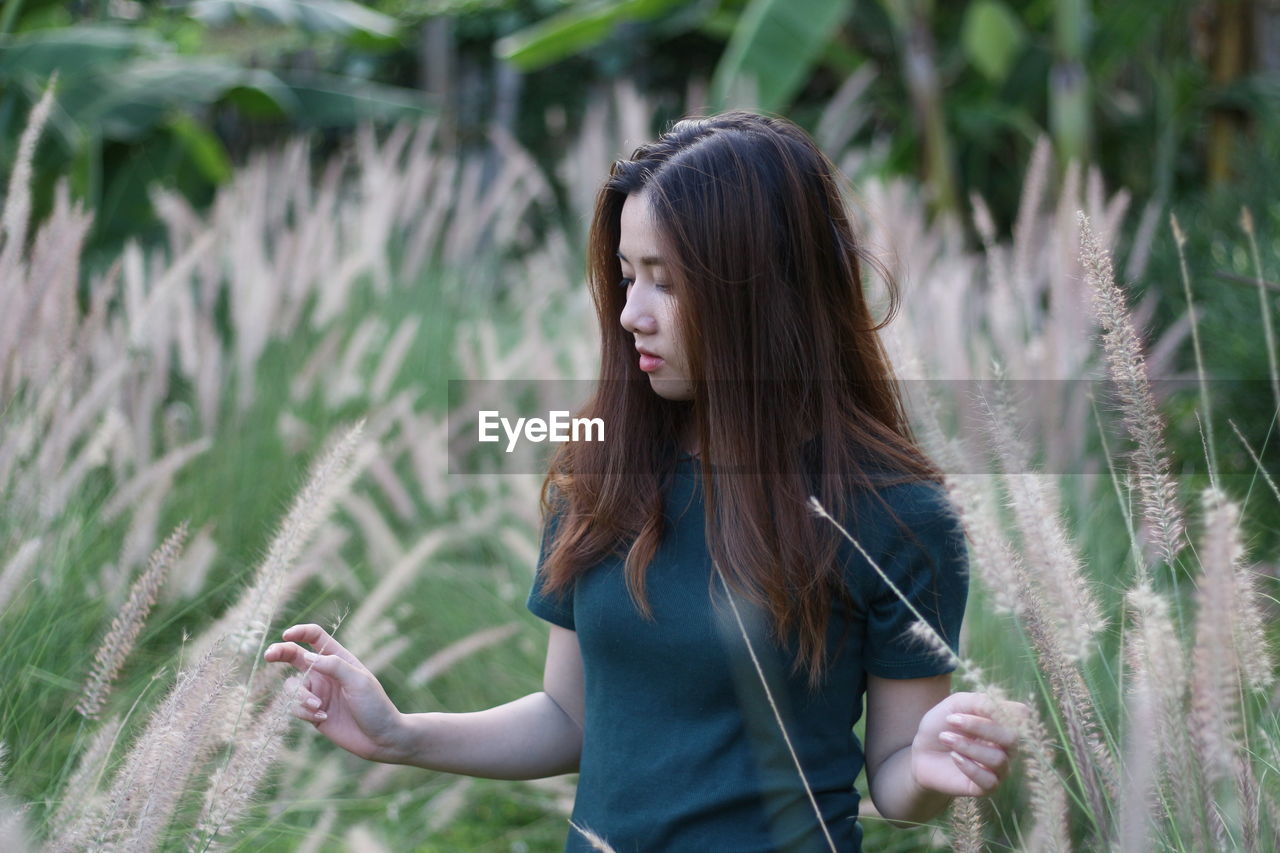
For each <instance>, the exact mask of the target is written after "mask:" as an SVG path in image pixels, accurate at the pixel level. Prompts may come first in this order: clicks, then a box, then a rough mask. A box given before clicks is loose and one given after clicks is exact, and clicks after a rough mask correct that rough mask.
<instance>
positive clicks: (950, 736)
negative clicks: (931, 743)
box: [938, 732, 960, 743]
mask: <svg viewBox="0 0 1280 853" xmlns="http://www.w3.org/2000/svg"><path fill="white" fill-rule="evenodd" d="M938 740H940V741H942V742H943V743H959V742H960V738H959V737H958V736H957V735H956V734H955V732H943V733H942V734H940V735H938Z"/></svg>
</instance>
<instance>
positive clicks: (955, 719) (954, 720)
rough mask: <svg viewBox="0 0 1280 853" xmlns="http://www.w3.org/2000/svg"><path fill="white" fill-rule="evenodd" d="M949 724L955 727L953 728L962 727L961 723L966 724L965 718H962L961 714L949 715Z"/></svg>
mask: <svg viewBox="0 0 1280 853" xmlns="http://www.w3.org/2000/svg"><path fill="white" fill-rule="evenodd" d="M947 722H948V723H951V725H953V726H958V725H960V724H961V723H963V722H964V717H962V716H961V715H959V714H948V715H947Z"/></svg>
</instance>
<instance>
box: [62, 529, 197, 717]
mask: <svg viewBox="0 0 1280 853" xmlns="http://www.w3.org/2000/svg"><path fill="white" fill-rule="evenodd" d="M186 538H187V522H185V521H184V522H182V523H181V524H179V525H178V526H177V527H176V528H175V529H174V530H173V532H172V533H170V534H169V536H168V538H166V539H165V540H164V542H162V543H161V544H160V547H159V548H157V549H156V550H155V551H154V552H153V553H152V555H151V561H150V562H149V563H148V564H147V567H146V569H145V570H144V571H143V572H142V574H140V575H139V576H138V579H137V580H136V581H134V583H133V586H132V587H131V588H130V589H129V598H128V600H127V601H125V604H124V607H123V608H121V610H120V612H119V613H118V614H117V615H116V618H115V619H114V620H113V621H112V623H111V629H110V630H109V631H108V632H107V636H106V638H105V639H104V640H103V641H102V645H101V646H100V647H99V648H98V653H97V656H96V657H95V659H94V664H93V671H92V672H91V673H90V675H89V681H88V683H86V684H85V687H84V691H83V693H82V694H81V697H80V701H79V703H77V705H76V710H77V711H79V712H80V713H81V714H82V715H83V716H85V717H88V718H89V719H97V717H98V713H99V712H100V711H101V710H102V705H103V703H104V702H106V700H107V693H108V692H109V691H110V689H111V683H112V682H113V681H114V680H115V678H116V675H118V674H119V672H120V667H121V666H123V665H124V661H125V658H127V657H128V656H129V652H131V651H132V650H133V644H134V641H135V640H137V639H138V634H140V633H141V632H142V625H143V623H144V622H146V620H147V614H148V613H150V612H151V606H152V605H153V604H155V601H156V596H157V595H158V594H159V592H160V586H161V585H162V584H163V583H164V581H165V578H166V576H167V575H168V573H169V569H170V568H171V567H172V566H173V564H174V563H175V562H176V561H177V560H178V557H179V556H180V555H181V553H182V545H183V543H184V542H185V541H186Z"/></svg>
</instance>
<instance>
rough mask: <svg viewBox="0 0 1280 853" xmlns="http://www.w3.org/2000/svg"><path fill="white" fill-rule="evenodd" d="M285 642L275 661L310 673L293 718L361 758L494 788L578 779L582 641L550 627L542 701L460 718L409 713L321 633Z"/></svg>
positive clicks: (293, 634)
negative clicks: (474, 779) (505, 782)
mask: <svg viewBox="0 0 1280 853" xmlns="http://www.w3.org/2000/svg"><path fill="white" fill-rule="evenodd" d="M283 639H285V640H286V642H283V643H275V644H273V645H272V646H270V647H269V648H268V649H267V651H266V659H267V660H268V661H280V662H283V663H288V664H290V665H292V666H293V667H294V668H296V669H298V670H299V671H300V672H304V673H306V674H305V675H303V676H302V679H303V681H302V682H299V683H298V686H299V688H300V689H299V694H298V704H297V705H296V706H295V708H294V716H297V717H299V718H300V719H303V720H307V721H309V722H311V723H312V724H314V725H315V726H316V728H317V729H318V730H319V731H320V733H321V734H323V735H325V736H326V737H328V738H329V739H330V740H332V741H333V742H334V743H336V744H338V745H339V746H341V747H343V748H344V749H346V750H348V751H350V752H352V753H355V754H356V755H359V756H361V757H362V758H367V759H369V760H371V761H381V762H385V763H390V764H408V765H413V766H415V767H422V768H425V769H428V770H438V771H441V772H446V773H459V774H462V775H465V776H482V777H485V778H489V779H537V778H541V777H544V776H556V775H559V774H562V773H572V772H574V771H576V770H577V769H578V757H579V756H580V755H581V753H582V724H583V714H584V708H585V700H584V697H583V681H582V656H581V654H580V653H579V650H578V635H577V634H576V633H575V632H573V631H570V630H567V629H565V628H561V627H559V626H556V625H553V626H552V627H551V638H550V640H549V642H548V644H547V660H546V666H545V669H544V671H543V678H542V685H543V689H542V690H541V691H539V692H537V693H531V694H529V695H528V696H523V697H521V698H519V699H516V700H515V701H513V702H508V703H507V704H505V705H498V706H497V707H494V708H488V709H486V710H484V711H472V712H468V713H459V714H448V713H442V712H438V711H432V712H427V713H421V714H402V713H400V712H399V711H398V710H396V708H395V706H394V705H393V704H392V703H391V700H390V699H389V698H387V695H386V693H385V692H384V691H383V689H382V686H381V685H380V684H379V683H378V680H377V678H375V677H374V675H373V673H371V672H369V670H368V669H366V668H365V667H364V666H363V664H361V663H360V662H359V660H357V659H356V657H355V656H354V655H352V654H351V653H350V652H348V651H347V650H346V649H344V648H342V646H340V645H339V644H338V642H337V641H336V640H334V639H333V638H332V637H330V636H329V635H328V634H327V633H326V632H325V631H324V629H322V628H321V627H320V626H318V625H295V626H293V627H292V628H289V629H288V630H287V631H285V632H284V635H283ZM300 642H305V643H307V644H308V645H311V646H312V647H313V648H315V649H316V651H317V652H320V654H318V655H316V654H315V653H314V652H308V651H306V650H304V649H303V648H302V647H301V646H300V645H298V643H300ZM308 655H314V659H313V660H309V659H308ZM308 667H310V671H309V672H308V671H307V670H308ZM308 703H310V706H308Z"/></svg>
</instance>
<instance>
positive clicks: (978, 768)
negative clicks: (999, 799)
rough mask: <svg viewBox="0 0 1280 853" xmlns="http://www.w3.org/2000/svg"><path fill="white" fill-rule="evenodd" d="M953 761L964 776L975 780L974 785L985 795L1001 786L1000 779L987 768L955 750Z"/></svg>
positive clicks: (952, 755)
mask: <svg viewBox="0 0 1280 853" xmlns="http://www.w3.org/2000/svg"><path fill="white" fill-rule="evenodd" d="M951 760H952V761H954V762H955V764H956V766H957V767H959V768H960V770H961V772H963V773H964V775H966V776H968V777H969V778H970V779H972V780H973V783H974V784H975V785H977V786H978V788H980V789H981V791H982V793H983V794H987V793H990V792H991V791H992V790H993V789H994V788H995V787H996V785H998V784H1000V779H999V777H997V776H996V774H995V773H993V772H991V770H989V769H988V768H986V767H983V766H982V765H981V764H979V763H978V762H976V761H974V760H973V759H972V758H966V757H965V756H963V755H961V754H960V753H958V752H956V751H955V750H952V751H951Z"/></svg>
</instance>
